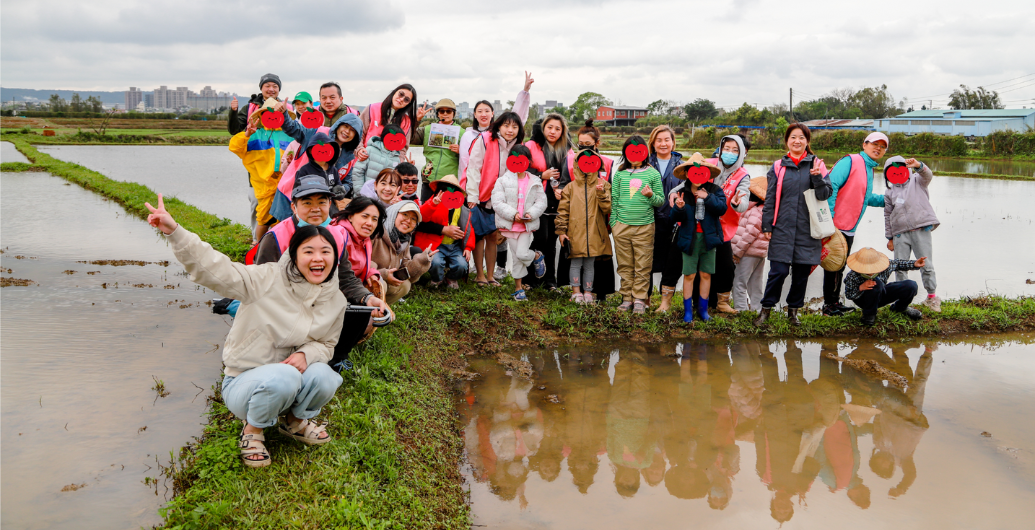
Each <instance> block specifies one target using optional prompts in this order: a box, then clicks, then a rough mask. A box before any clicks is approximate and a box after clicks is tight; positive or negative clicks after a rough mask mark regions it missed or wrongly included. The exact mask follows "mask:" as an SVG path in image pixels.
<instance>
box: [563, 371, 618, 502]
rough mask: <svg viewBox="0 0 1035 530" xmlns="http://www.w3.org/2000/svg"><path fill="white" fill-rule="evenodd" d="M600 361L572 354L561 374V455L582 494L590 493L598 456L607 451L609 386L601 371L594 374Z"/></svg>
mask: <svg viewBox="0 0 1035 530" xmlns="http://www.w3.org/2000/svg"><path fill="white" fill-rule="evenodd" d="M599 362H600V359H599V358H597V357H595V356H593V355H591V354H589V353H580V354H578V355H575V354H572V355H570V356H569V357H568V370H567V372H566V375H565V376H564V381H565V383H564V388H565V396H564V409H565V410H564V412H565V416H564V417H565V424H566V435H565V442H566V445H565V448H564V452H563V454H564V455H565V456H567V458H568V471H569V472H570V473H571V481H572V483H573V484H574V485H575V487H576V488H578V490H579V492H580V493H582V494H586V493H587V492H589V487H590V486H592V485H593V477H594V476H595V475H596V473H597V469H598V467H599V457H600V455H603V454H605V453H606V452H607V451H606V449H605V445H604V441H605V439H606V438H607V428H606V424H605V422H604V410H605V408H606V407H607V402H608V395H609V392H610V386H609V385H608V380H607V379H606V378H605V377H602V376H603V375H604V374H600V373H597V374H594V367H597V366H598V364H599Z"/></svg>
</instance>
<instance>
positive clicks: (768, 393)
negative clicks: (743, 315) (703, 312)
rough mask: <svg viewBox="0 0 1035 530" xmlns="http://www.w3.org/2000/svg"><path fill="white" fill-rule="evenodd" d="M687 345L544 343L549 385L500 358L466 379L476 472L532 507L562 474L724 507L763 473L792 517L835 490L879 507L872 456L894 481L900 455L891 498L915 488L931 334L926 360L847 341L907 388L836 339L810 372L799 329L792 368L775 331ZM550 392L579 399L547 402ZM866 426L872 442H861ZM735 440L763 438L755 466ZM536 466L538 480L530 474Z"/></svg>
mask: <svg viewBox="0 0 1035 530" xmlns="http://www.w3.org/2000/svg"><path fill="white" fill-rule="evenodd" d="M680 346H681V350H677V352H676V354H677V356H678V361H679V362H678V364H677V363H676V362H673V359H672V357H671V352H663V351H662V347H661V346H651V345H631V346H628V347H623V348H621V350H620V351H618V350H614V351H612V350H611V349H610V348H607V349H604V350H603V352H602V353H603V355H604V356H605V358H604V359H601V358H599V355H600V352H593V351H586V350H579V351H578V352H577V353H575V352H572V353H573V354H572V355H563V354H562V355H561V356H559V357H555V358H554V359H551V358H549V356H548V355H546V356H534V357H533V358H532V359H530V361H531V362H532V363H533V366H534V368H535V370H536V372H537V373H539V374H541V376H540V377H539V382H537V383H535V385H547V386H548V387H549V390H547V391H536V389H535V386H534V385H533V383H532V382H530V381H527V380H525V379H522V378H521V377H519V376H518V375H507V376H505V375H504V374H503V373H501V371H500V372H490V373H489V374H487V376H486V378H485V380H483V381H480V382H479V383H478V389H477V390H475V388H474V387H473V384H471V383H465V384H464V386H463V391H464V393H465V398H466V399H464V400H461V401H460V404H459V409H460V414H461V421H462V423H463V424H464V440H465V446H466V449H467V451H466V454H467V455H468V459H469V460H470V463H471V469H472V475H473V478H474V480H475V481H477V482H479V483H485V484H487V485H488V486H490V489H491V491H492V493H493V494H494V495H496V496H497V497H498V498H500V499H501V500H504V501H510V500H517V501H518V502H519V503H520V505H521V507H522V508H525V507H526V505H527V504H528V503H529V500H530V499H535V498H536V497H542V495H540V494H537V493H541V492H534V491H529V492H528V494H527V495H526V487H528V488H535V487H545V483H546V482H551V483H553V482H554V481H556V480H557V479H558V478H559V477H564V478H562V479H561V480H562V481H563V480H570V481H571V486H573V487H574V488H576V489H578V490H579V492H580V493H582V494H587V493H589V491H590V490H591V489H593V488H605V489H610V488H613V490H614V491H615V492H617V493H618V494H619V495H621V496H622V497H625V498H632V497H635V496H636V495H637V494H642V492H643V491H644V490H647V489H648V488H659V489H660V488H664V490H665V491H666V492H667V493H668V494H669V495H672V496H674V497H676V498H680V499H702V500H705V501H706V502H707V504H708V506H709V507H710V508H711V509H715V510H723V509H725V508H726V507H727V506H729V505H730V503H731V500H732V497H733V496H734V494H735V492H736V491H747V489H748V488H745V486H744V484H741V485H740V487H737V488H735V487H734V482H735V481H736V480H737V479H738V478H739V479H740V480H759V481H761V483H762V484H764V486H765V487H766V488H767V489H768V490H769V492H770V493H769V508H770V514H771V516H772V517H773V518H774V519H775V520H776V521H778V522H781V523H783V522H786V521H788V520H790V519H791V518H792V517H793V515H794V510H795V504H799V505H805V504H806V503H807V500H815V499H814V498H815V497H816V496H817V495H820V496H821V495H823V491H824V490H826V491H829V492H830V493H831V494H833V495H845V496H846V497H847V498H848V499H849V500H850V501H851V502H852V503H853V504H854V505H856V506H858V507H859V508H862V509H867V508H869V506H870V487H871V486H872V484H871V485H867V484H865V483H864V481H863V478H862V476H861V475H862V473H861V471H862V470H863V469H865V467H867V466H868V467H869V469H870V470H871V471H873V472H874V473H875V474H876V475H877V476H878V477H880V478H881V479H884V480H885V481H889V480H890V479H892V477H893V476H894V475H895V474H896V471H897V470H899V469H901V474H900V475H899V477H898V478H897V479H896V480H893V481H890V482H889V485H890V486H891V487H890V488H889V489H888V490H887V492H888V496H889V497H891V498H898V497H900V496H902V495H905V494H906V493H907V491H908V490H909V488H910V486H911V485H912V484H913V482H914V481H915V480H916V476H917V468H916V465H915V463H914V453H915V452H916V449H917V446H918V445H919V443H920V441H921V439H922V437H923V435H924V434H925V432H926V430H927V429H928V421H927V418H926V416H925V414H924V412H923V401H924V394H925V391H926V383H927V380H928V378H929V376H930V372H931V368H932V366H933V353H934V351H935V349H936V346H935V345H928V346H926V347H925V348H924V352H923V354H922V355H921V356H920V359H919V361H918V362H917V363H916V369H915V370H914V369H912V367H911V366H910V360H909V357H908V356H907V355H906V352H907V349H909V347H910V346H908V345H905V344H901V343H899V344H895V345H892V346H891V347H890V348H889V349H890V351H889V352H886V351H885V350H883V349H881V348H878V347H876V346H873V345H865V344H863V345H859V346H857V347H856V348H855V349H854V351H852V352H850V353H848V354H847V358H848V359H850V360H858V361H867V362H875V363H877V364H879V365H880V366H882V367H884V368H886V369H887V370H889V371H892V372H894V373H896V374H898V375H899V376H901V377H902V378H903V379H904V380H905V381H907V383H908V386H907V388H906V389H899V388H896V387H895V386H894V385H892V386H888V387H885V386H883V385H882V384H880V382H879V381H876V382H875V381H874V380H873V379H872V378H871V377H868V376H867V375H866V374H864V373H862V372H860V371H858V370H856V369H855V368H853V365H851V364H849V363H843V364H840V363H839V362H838V361H837V360H835V359H834V358H832V357H830V355H831V354H832V355H834V356H838V355H840V354H838V351H837V344H836V343H834V342H824V343H822V345H821V348H820V355H819V359H818V363H819V375H818V377H816V378H815V379H814V380H813V381H811V382H810V381H808V380H806V378H805V372H804V365H805V364H806V363H805V362H804V361H805V360H804V359H803V352H802V349H801V347H799V345H798V344H796V343H795V342H794V341H788V343H787V344H786V351H785V353H783V360H784V364H785V365H786V374H784V373H783V370H781V369H780V366H779V359H778V358H779V355H777V354H774V353H773V352H772V351H771V350H772V349H773V348H772V346H771V345H770V344H767V343H760V342H757V341H750V340H749V341H742V342H738V343H735V344H732V345H727V344H725V343H716V342H699V343H693V342H690V343H683V344H681V345H680ZM555 355H556V354H555ZM607 356H610V358H609V359H607V358H606V357H607ZM616 361H617V362H616ZM605 372H607V373H605ZM546 392H550V393H556V394H559V395H562V396H566V397H568V399H566V400H565V402H564V405H563V406H561V405H555V404H550V403H548V402H547V400H546V399H544V398H545V394H546ZM572 396H578V399H572ZM846 396H848V397H849V398H850V401H849V400H848V399H846ZM867 436H870V437H871V440H872V444H873V451H872V452H871V451H865V450H862V451H861V450H860V448H861V447H862V446H864V445H865V443H864V442H863V439H864V438H865V437H867ZM738 441H741V442H751V443H753V445H754V452H755V454H754V455H753V457H752V459H753V460H754V462H755V465H754V469H753V470H752V471H749V473H752V472H753V473H754V478H745V476H744V473H743V471H742V469H741V462H742V455H741V447H743V444H741V445H739V446H738V444H737V442H738ZM748 447H750V446H748ZM565 464H566V465H565ZM602 464H604V465H602ZM605 465H610V471H611V472H612V473H613V484H609V483H604V484H599V483H600V482H602V481H601V476H604V477H607V478H606V479H604V480H606V481H607V482H611V481H612V478H611V476H610V475H609V474H608V470H606V469H603V468H604V467H605ZM565 471H566V472H567V476H564V475H563V473H564V472H565ZM535 474H538V478H539V479H540V480H539V481H538V482H535V481H533V482H529V480H528V479H529V477H530V476H533V475H535ZM738 475H739V476H738ZM595 484H596V485H595ZM549 487H550V488H553V490H552V491H556V490H557V488H558V487H560V486H558V485H556V484H552V485H550V486H549ZM807 497H809V498H808V499H807ZM796 498H797V499H796ZM795 500H797V503H796V502H795Z"/></svg>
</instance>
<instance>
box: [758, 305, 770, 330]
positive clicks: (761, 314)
mask: <svg viewBox="0 0 1035 530" xmlns="http://www.w3.org/2000/svg"><path fill="white" fill-rule="evenodd" d="M772 310H773V308H771V307H763V308H762V309H759V310H758V318H756V319H755V327H756V328H760V327H762V326H763V325H765V321H766V320H769V313H770V312H771V311H772Z"/></svg>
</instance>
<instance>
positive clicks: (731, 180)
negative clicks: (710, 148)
mask: <svg viewBox="0 0 1035 530" xmlns="http://www.w3.org/2000/svg"><path fill="white" fill-rule="evenodd" d="M708 162H711V163H712V164H715V165H718V164H719V159H718V158H709V159H708ZM719 167H722V166H719ZM746 176H748V172H747V171H746V170H745V169H744V168H743V167H738V168H737V170H736V171H734V172H733V174H732V175H730V176H729V177H728V178H727V179H726V183H725V184H723V185H722V193H724V194H725V195H726V213H724V214H722V217H720V218H719V224H721V225H722V239H723V240H724V241H732V240H733V236H734V235H735V234H736V233H737V228H739V227H740V212H738V211H736V210H734V209H733V206H732V205H731V204H730V201H732V200H733V194H734V193H735V192H736V191H737V186H739V185H740V181H741V180H743V179H744V177H746ZM741 200H745V201H746V200H747V198H746V197H745V198H744V199H741Z"/></svg>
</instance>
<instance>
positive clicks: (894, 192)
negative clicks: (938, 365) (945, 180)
mask: <svg viewBox="0 0 1035 530" xmlns="http://www.w3.org/2000/svg"><path fill="white" fill-rule="evenodd" d="M913 170H916V171H913ZM884 180H885V182H886V184H887V187H888V190H887V191H886V192H884V237H886V238H888V250H892V251H894V252H895V259H897V260H908V259H909V255H910V253H912V255H914V256H916V257H917V258H919V257H926V258H927V261H926V262H925V264H924V268H923V272H921V273H920V278H921V279H922V280H923V282H924V289H927V299H926V300H924V305H926V306H927V307H928V308H930V309H931V311H935V312H940V311H941V310H942V301H941V299H939V298H938V296H937V295H936V294H935V289H936V288H937V287H938V283H937V281H936V280H935V276H934V262H933V261H932V260H931V255H932V254H933V253H934V248H933V244H932V238H931V235H932V234H931V233H932V232H933V231H934V229H936V228H938V225H939V224H941V223H940V222H939V221H938V216H936V215H935V214H934V207H933V206H931V196H930V194H929V193H928V191H927V187H928V186H930V185H931V181H932V180H934V173H932V172H931V168H929V167H927V165H926V164H924V163H923V162H920V161H919V160H917V159H915V158H910V159H909V160H906V159H905V158H902V157H901V156H893V157H891V158H889V159H888V161H887V162H884ZM905 279H906V273H905V272H904V271H898V272H896V273H895V280H896V281H902V280H905Z"/></svg>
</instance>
